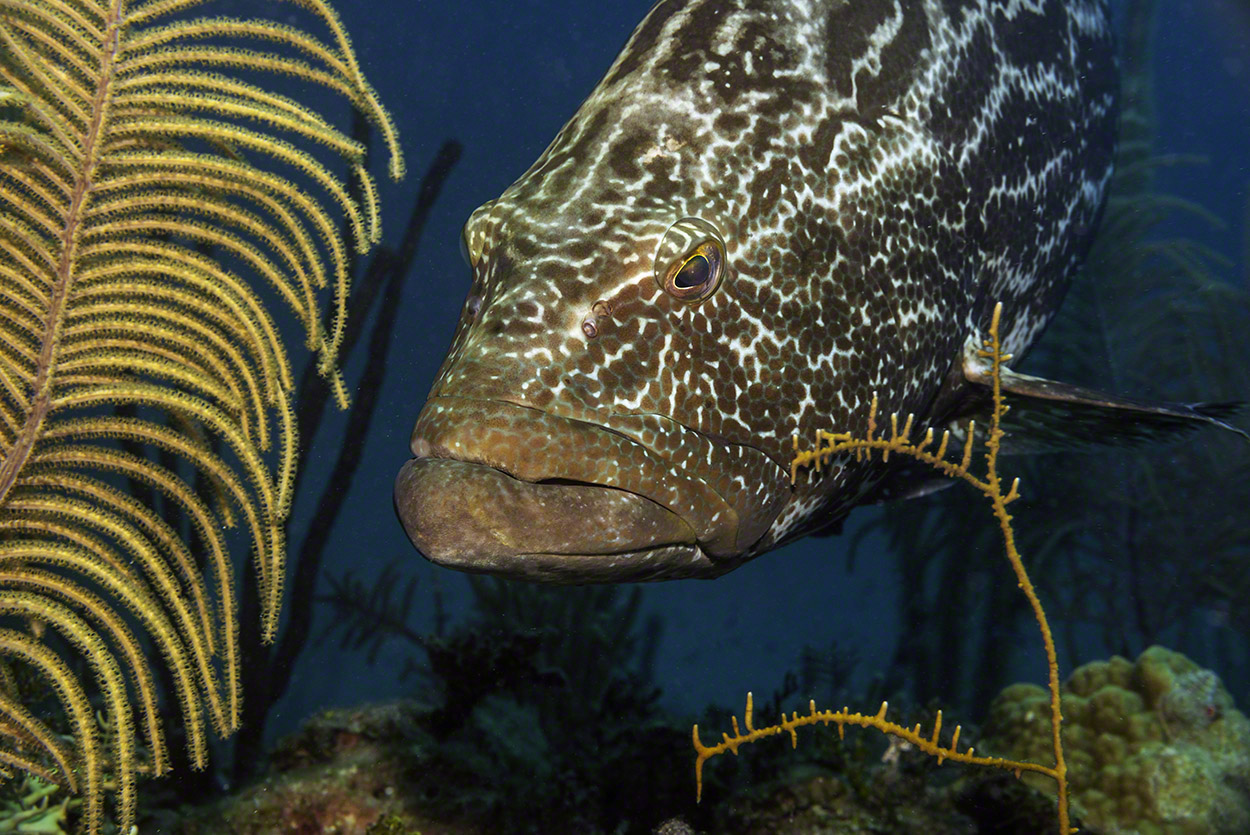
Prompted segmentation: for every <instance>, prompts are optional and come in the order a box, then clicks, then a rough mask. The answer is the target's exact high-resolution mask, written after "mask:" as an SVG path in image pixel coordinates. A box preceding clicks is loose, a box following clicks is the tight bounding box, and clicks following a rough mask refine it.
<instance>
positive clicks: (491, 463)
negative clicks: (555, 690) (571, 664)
mask: <svg viewBox="0 0 1250 835" xmlns="http://www.w3.org/2000/svg"><path fill="white" fill-rule="evenodd" d="M411 446H412V452H413V455H414V456H415V457H414V458H413V459H412V460H410V461H408V462H407V463H405V464H404V466H403V468H402V469H401V470H400V472H399V475H398V477H397V478H396V481H395V508H396V511H397V512H398V515H399V518H400V521H401V522H402V523H403V526H404V529H405V530H406V531H407V533H408V536H409V538H410V539H411V540H412V542H413V544H414V545H416V546H417V548H418V550H420V551H421V553H423V554H424V555H425V556H426V557H427V558H428V559H430V560H431V561H433V562H435V563H438V564H440V565H445V566H448V567H452V568H457V569H460V570H464V571H472V572H483V573H491V574H497V575H504V576H511V577H516V578H521V579H529V580H541V581H546V582H566V583H585V582H620V581H636V580H651V579H670V578H679V577H709V576H716V575H719V574H723V573H724V572H726V571H729V570H730V569H732V568H733V567H735V566H736V565H738V564H740V562H741V560H738V559H734V558H733V554H732V553H728V552H729V551H732V548H731V547H727V546H728V545H729V544H730V543H729V541H728V540H732V539H733V538H734V531H733V530H732V529H731V528H730V526H733V525H736V522H737V514H736V513H735V512H734V509H733V508H732V507H731V506H730V505H729V503H727V502H726V501H725V500H724V498H722V497H720V496H718V495H717V494H716V492H715V490H713V489H711V488H710V487H709V486H708V485H706V484H704V483H702V482H699V481H698V480H697V479H689V478H684V477H682V476H680V475H679V474H677V473H676V472H675V470H674V468H673V466H672V464H671V462H669V461H667V460H666V459H665V458H663V457H661V456H659V455H657V454H656V453H655V452H653V451H652V450H651V449H649V448H648V446H647V445H645V444H643V443H641V442H639V441H638V440H636V439H635V438H632V437H630V436H629V434H627V433H626V432H622V431H618V430H616V429H613V428H611V427H607V426H601V425H598V424H595V423H590V422H588V421H583V420H578V419H575V418H569V417H562V416H559V415H553V414H550V413H548V412H545V411H542V410H539V409H535V408H532V407H529V406H525V405H521V404H517V403H513V402H509V401H503V400H487V399H476V398H467V397H456V396H450V395H440V396H438V397H434V398H432V399H431V400H430V401H429V402H427V403H426V405H425V408H424V409H422V411H421V415H420V417H418V419H417V424H416V427H415V428H414V430H413V434H412V445H411ZM716 550H722V551H727V553H724V554H723V555H722V556H721V558H719V559H717V558H714V557H713V555H712V553H711V552H714V551H716Z"/></svg>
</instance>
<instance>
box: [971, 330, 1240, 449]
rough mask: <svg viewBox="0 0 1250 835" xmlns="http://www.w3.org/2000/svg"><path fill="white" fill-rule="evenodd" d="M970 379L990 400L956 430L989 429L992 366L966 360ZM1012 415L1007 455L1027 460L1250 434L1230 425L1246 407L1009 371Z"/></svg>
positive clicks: (1004, 375)
mask: <svg viewBox="0 0 1250 835" xmlns="http://www.w3.org/2000/svg"><path fill="white" fill-rule="evenodd" d="M963 370H964V377H965V379H967V380H968V382H970V383H973V384H974V385H975V386H978V387H983V391H984V393H985V394H984V396H980V397H976V398H975V399H974V401H973V403H975V406H974V407H973V408H972V409H970V410H969V411H967V412H965V413H963V414H962V415H961V418H960V419H959V420H958V421H957V422H956V423H957V426H956V428H957V429H958V427H960V426H962V427H964V428H965V429H966V426H967V422H968V420H969V419H975V420H976V422H977V424H978V426H979V427H984V426H987V425H988V422H989V416H990V415H989V410H990V408H991V405H992V404H991V402H990V398H989V396H988V395H989V391H990V387H991V386H992V383H993V381H992V379H991V376H990V365H989V362H988V361H987V360H984V359H982V358H980V357H978V356H977V355H976V354H975V353H973V352H969V353H968V354H965V359H964V366H963ZM1000 376H1001V380H1002V390H1003V393H1004V395H1005V397H1004V400H1005V402H1006V403H1007V406H1008V411H1007V414H1006V415H1004V417H1003V421H1002V427H1003V429H1004V430H1005V432H1006V437H1005V438H1004V440H1003V452H1004V453H1008V454H1023V453H1035V452H1050V451H1055V450H1072V449H1082V448H1085V449H1088V448H1092V447H1097V446H1106V445H1118V446H1131V445H1134V444H1141V443H1146V442H1151V441H1167V440H1170V439H1174V438H1176V437H1178V436H1180V435H1182V434H1185V433H1187V432H1190V431H1192V430H1194V429H1198V428H1201V427H1202V426H1215V427H1218V428H1220V429H1223V430H1225V431H1228V432H1234V433H1236V434H1238V435H1240V436H1241V437H1242V438H1244V439H1245V440H1247V441H1250V434H1247V433H1246V432H1245V431H1243V430H1242V429H1239V428H1238V427H1236V426H1233V425H1231V424H1230V423H1228V419H1229V418H1232V417H1233V416H1235V415H1237V414H1238V413H1239V412H1241V411H1242V410H1243V408H1244V407H1245V405H1246V404H1244V403H1240V402H1227V403H1165V402H1155V401H1150V400H1140V399H1137V398H1134V397H1122V396H1120V395H1115V394H1108V393H1106V392H1102V391H1097V390H1095V389H1089V388H1083V387H1081V386H1074V385H1070V384H1068V383H1060V382H1056V381H1054V380H1046V379H1043V378H1041V377H1033V376H1030V375H1028V374H1020V373H1018V372H1016V371H1012V370H1011V369H1009V368H1003V369H1002V372H1001V375H1000Z"/></svg>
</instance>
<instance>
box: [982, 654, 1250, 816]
mask: <svg viewBox="0 0 1250 835" xmlns="http://www.w3.org/2000/svg"><path fill="white" fill-rule="evenodd" d="M1049 698H1050V694H1049V693H1048V692H1047V691H1046V690H1044V689H1043V688H1041V687H1038V686H1036V685H1032V684H1015V685H1012V686H1010V687H1008V688H1007V689H1005V690H1004V691H1003V692H1002V693H1001V694H1000V695H999V696H998V698H997V699H995V700H994V703H993V704H992V706H991V708H990V717H989V721H988V722H987V724H986V728H985V734H986V738H985V739H984V740H983V742H982V746H981V747H982V750H984V751H987V752H993V753H995V754H999V755H1001V756H1007V757H1023V758H1030V757H1039V756H1044V755H1045V754H1046V753H1047V752H1048V751H1049V750H1050V743H1051V739H1050V728H1051V724H1050V706H1049ZM1063 705H1064V724H1063V742H1064V750H1065V751H1066V752H1067V755H1068V774H1069V782H1070V785H1071V792H1072V802H1073V806H1074V808H1075V809H1077V810H1078V812H1079V813H1080V814H1081V815H1082V817H1083V818H1084V820H1085V822H1086V823H1087V824H1090V825H1093V826H1096V827H1098V828H1099V829H1101V830H1104V831H1106V832H1109V833H1116V835H1191V834H1192V835H1199V833H1202V835H1224V834H1225V833H1226V834H1227V835H1233V833H1244V832H1250V721H1247V719H1246V717H1245V715H1243V714H1242V713H1241V711H1239V710H1237V709H1236V708H1235V707H1234V706H1233V700H1232V697H1231V696H1230V695H1229V694H1228V691H1227V690H1225V689H1224V687H1223V685H1222V684H1220V682H1219V678H1218V677H1217V676H1216V675H1215V673H1213V672H1211V671H1210V670H1205V669H1202V668H1200V667H1199V666H1198V665H1197V664H1195V663H1194V662H1193V661H1191V660H1189V659H1188V658H1186V657H1185V656H1184V655H1181V654H1180V653H1177V652H1173V651H1171V650H1168V649H1164V648H1163V647H1160V646H1153V647H1150V648H1149V649H1147V650H1146V651H1144V652H1143V653H1142V654H1141V655H1140V656H1138V658H1137V661H1136V662H1135V663H1134V662H1131V661H1129V660H1127V659H1125V658H1122V657H1120V656H1114V657H1113V658H1111V659H1110V660H1109V661H1096V662H1093V663H1090V664H1086V665H1084V666H1082V667H1080V668H1078V669H1077V670H1076V671H1074V672H1073V673H1072V675H1071V677H1070V678H1069V679H1068V681H1067V683H1066V684H1065V685H1064V690H1063ZM1023 779H1024V780H1026V781H1027V782H1030V783H1032V784H1033V785H1034V786H1036V787H1037V788H1039V789H1042V790H1046V791H1053V783H1051V782H1050V781H1049V780H1045V779H1037V778H1036V777H1035V776H1034V775H1030V774H1025V775H1024V778H1023Z"/></svg>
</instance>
